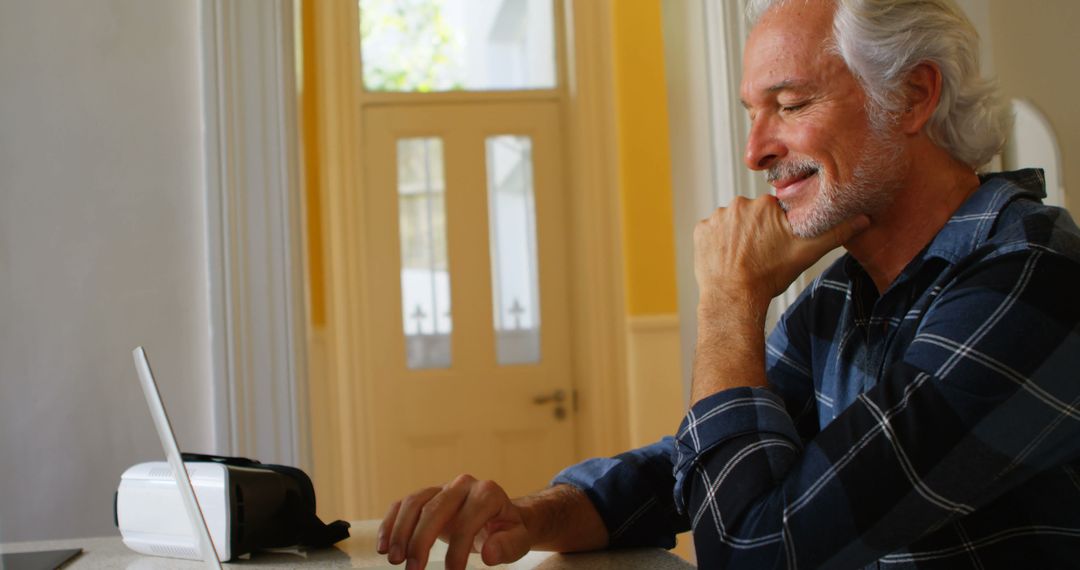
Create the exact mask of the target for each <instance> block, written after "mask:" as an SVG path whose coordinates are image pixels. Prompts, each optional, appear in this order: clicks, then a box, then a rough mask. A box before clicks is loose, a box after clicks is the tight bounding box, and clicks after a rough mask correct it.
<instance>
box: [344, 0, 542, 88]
mask: <svg viewBox="0 0 1080 570" xmlns="http://www.w3.org/2000/svg"><path fill="white" fill-rule="evenodd" d="M359 8H360V10H359V12H360V42H361V46H360V52H361V67H362V71H363V82H364V89H365V90H366V91H373V92H412V93H423V92H438V91H506V90H532V89H552V88H554V87H555V86H556V76H557V74H556V48H555V46H556V38H555V7H554V4H553V0H359Z"/></svg>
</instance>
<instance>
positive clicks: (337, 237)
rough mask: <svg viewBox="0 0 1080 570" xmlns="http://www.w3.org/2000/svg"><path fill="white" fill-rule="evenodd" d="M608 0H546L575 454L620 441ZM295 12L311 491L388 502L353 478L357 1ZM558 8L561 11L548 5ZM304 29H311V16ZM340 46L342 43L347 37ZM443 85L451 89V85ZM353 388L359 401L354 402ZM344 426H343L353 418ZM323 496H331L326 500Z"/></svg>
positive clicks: (363, 375) (365, 399) (356, 503)
mask: <svg viewBox="0 0 1080 570" xmlns="http://www.w3.org/2000/svg"><path fill="white" fill-rule="evenodd" d="M612 1H613V0H556V5H557V6H559V5H561V6H562V7H563V8H562V9H563V11H562V16H563V17H562V18H561V21H562V25H563V33H564V37H565V38H566V41H565V46H566V50H565V51H566V56H565V57H564V58H562V61H564V62H565V65H564V67H565V71H560V74H561V76H562V77H564V78H565V82H564V83H565V85H563V86H561V87H560V89H559V91H560V93H561V94H560V97H562V98H563V103H564V110H565V115H564V121H565V122H564V128H563V132H564V133H566V137H567V140H566V143H567V144H566V145H565V151H564V152H565V155H564V158H565V164H566V165H567V167H568V169H567V173H568V181H569V184H570V189H569V193H568V198H569V204H570V209H571V212H570V220H569V221H570V224H569V226H570V234H571V235H570V241H571V243H573V244H575V245H574V247H572V248H571V268H570V274H571V275H572V277H571V282H570V294H571V310H572V328H573V330H574V337H573V339H572V340H571V345H572V351H573V357H572V360H573V364H572V370H573V372H572V373H573V375H574V378H573V385H574V386H575V390H576V393H577V414H578V422H577V423H578V430H577V433H576V435H575V443H576V446H575V447H576V449H575V456H576V457H577V458H578V459H582V458H585V457H588V456H593V455H610V454H613V453H617V452H619V451H622V450H624V449H625V448H626V446H627V444H628V441H629V435H628V426H627V421H626V415H627V414H626V402H627V394H626V359H625V356H626V346H625V343H626V340H625V338H626V315H625V302H624V291H623V282H622V275H623V271H622V264H623V262H622V243H621V237H620V236H621V233H620V232H621V227H620V225H621V224H620V219H619V212H620V208H619V202H618V175H617V172H618V170H617V168H616V159H617V152H616V144H617V140H616V132H615V124H616V123H615V114H614V109H615V98H614V77H613V65H612V53H611V50H612V48H611V26H612V16H611V13H612V10H611V2H612ZM301 5H302V12H303V14H304V16H305V17H310V18H311V20H312V22H311V23H312V25H313V26H314V29H316V30H318V33H315V34H313V36H314V37H313V38H312V41H309V42H306V43H307V45H308V47H310V48H311V50H312V51H313V52H314V53H309V54H305V57H304V59H305V66H306V67H307V66H313V67H314V69H312V70H311V71H312V73H311V75H312V76H313V77H314V81H313V82H312V84H311V85H308V86H306V88H309V89H310V91H309V92H310V93H311V95H312V97H313V104H314V105H315V108H316V109H317V110H318V111H317V112H316V113H314V123H315V124H314V126H313V129H314V133H315V134H314V146H315V147H316V149H317V150H316V151H315V152H314V153H310V154H308V156H309V162H308V167H310V168H315V169H317V170H318V172H319V173H320V174H319V176H318V177H317V178H318V180H319V183H318V188H317V194H318V201H319V214H320V216H321V219H322V222H323V223H322V227H321V228H319V229H318V231H319V232H320V234H319V239H320V241H321V243H322V247H321V254H322V255H323V259H325V261H326V262H325V264H324V266H323V267H324V275H323V288H324V289H323V291H321V294H322V295H323V298H324V299H325V305H326V311H325V315H326V316H325V321H326V322H325V326H324V327H310V328H309V331H308V340H309V349H310V361H311V367H310V371H311V373H310V375H309V383H308V384H309V392H310V398H311V409H312V411H313V412H314V411H315V410H318V411H319V414H318V418H316V417H315V415H316V414H314V413H313V414H312V423H311V429H312V438H313V439H314V440H316V441H319V442H320V446H319V448H318V449H313V450H312V455H313V462H314V474H315V477H316V484H317V486H319V488H320V496H324V495H325V496H327V497H328V503H329V504H330V505H334V506H338V507H339V508H338V509H337V511H336V512H335V515H334V516H341V517H347V518H369V517H373V516H378V515H381V514H382V509H384V508H385V505H376V504H373V501H372V497H371V493H370V490H369V489H367V488H366V487H365V486H364V485H362V484H354V483H347V482H346V481H345V479H344V477H345V474H348V475H347V476H348V477H349V479H350V481H356V480H372V472H371V468H370V466H371V465H372V463H373V462H374V461H376V460H377V458H375V457H373V449H374V446H373V437H374V434H373V430H372V429H371V428H372V426H371V425H370V420H371V417H372V414H371V413H370V410H371V408H372V406H374V405H376V402H374V401H373V398H372V386H371V382H370V381H369V378H370V374H369V373H368V371H367V369H366V367H365V362H364V358H363V354H361V353H360V352H359V351H358V350H357V347H363V346H366V342H365V341H366V339H367V338H368V335H369V334H371V331H367V330H365V329H364V326H363V323H364V319H363V318H362V317H363V314H362V311H363V307H364V306H365V299H366V296H367V292H366V291H365V290H364V284H363V281H364V280H363V279H362V271H363V268H364V267H365V261H366V259H367V250H366V248H367V247H368V246H369V244H366V243H364V241H363V239H362V236H363V230H362V228H357V227H355V226H353V225H350V221H351V220H359V219H364V216H363V214H364V212H363V204H362V200H361V199H360V197H361V196H362V194H361V192H362V188H361V185H362V178H363V177H362V175H361V170H360V165H359V164H357V160H356V159H355V157H359V156H363V152H362V151H363V149H362V140H361V136H360V133H361V132H362V130H361V124H360V121H361V107H360V100H361V88H360V86H361V81H362V78H361V77H360V69H359V66H358V65H356V60H355V54H358V53H359V26H358V25H356V24H355V23H356V22H357V21H358V20H357V13H356V9H357V6H356V3H355V2H347V1H346V2H319V1H314V0H303V1H302V3H301ZM557 21H560V19H559V18H557ZM305 28H306V29H311V28H307V27H306V26H305ZM343 46H345V49H343ZM447 97H453V95H452V94H451V95H447ZM353 402H362V404H361V406H362V409H359V410H356V409H352V408H351V405H352V403H353ZM350 428H351V429H350ZM323 504H327V503H323Z"/></svg>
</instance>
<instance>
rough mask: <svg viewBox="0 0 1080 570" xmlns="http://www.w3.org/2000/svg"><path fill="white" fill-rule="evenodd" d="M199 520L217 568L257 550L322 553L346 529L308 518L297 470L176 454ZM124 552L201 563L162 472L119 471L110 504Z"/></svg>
mask: <svg viewBox="0 0 1080 570" xmlns="http://www.w3.org/2000/svg"><path fill="white" fill-rule="evenodd" d="M182 457H183V460H184V465H185V467H186V468H187V471H188V474H189V477H190V479H191V485H192V487H194V489H195V496H196V498H198V501H199V506H200V508H201V510H202V514H203V518H204V519H205V520H206V525H207V527H208V528H209V530H210V537H211V540H212V541H213V543H214V547H215V549H216V550H217V552H218V556H219V558H220V559H221V560H223V561H225V560H232V559H235V558H237V557H240V556H243V555H245V554H250V553H252V552H254V551H256V550H261V549H266V548H285V547H291V546H301V547H305V548H323V547H327V546H330V545H332V544H334V543H336V542H338V541H340V540H342V539H345V538H348V536H349V523H347V522H345V521H340V520H339V521H334V522H332V523H330V524H325V523H323V522H322V521H321V520H319V518H318V517H317V516H316V515H315V488H314V487H313V486H312V484H311V479H310V478H309V477H308V476H307V474H306V473H304V472H303V471H302V470H300V469H297V468H295V467H288V466H285V465H269V464H262V463H259V462H258V461H254V460H251V459H245V458H242V457H222V456H216V455H201V454H195V453H184V454H182ZM113 514H114V522H115V523H116V526H117V528H119V529H120V535H121V536H122V537H123V541H124V544H125V545H127V546H128V548H131V549H132V550H134V551H136V552H139V553H142V554H149V555H153V556H166V557H170V558H189V559H195V560H199V559H200V552H199V548H198V545H197V543H196V542H195V539H194V534H193V530H192V528H191V523H190V522H189V519H188V516H187V513H186V512H185V510H184V505H183V503H182V501H181V497H180V492H179V490H178V489H177V487H176V480H175V479H174V478H173V475H172V471H171V470H170V468H169V464H168V463H166V462H164V461H154V462H150V463H139V464H138V465H134V466H132V467H130V468H128V469H127V471H124V474H123V475H122V476H121V477H120V486H119V488H118V489H117V491H116V495H115V496H114V503H113Z"/></svg>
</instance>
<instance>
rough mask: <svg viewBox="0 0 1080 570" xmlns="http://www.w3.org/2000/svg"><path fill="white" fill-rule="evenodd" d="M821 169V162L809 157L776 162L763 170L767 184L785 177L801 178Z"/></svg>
mask: <svg viewBox="0 0 1080 570" xmlns="http://www.w3.org/2000/svg"><path fill="white" fill-rule="evenodd" d="M818 170H821V164H820V163H818V162H817V161H815V160H810V159H795V160H790V161H787V162H778V163H776V164H774V165H772V166H771V167H769V169H768V170H767V171H765V181H766V182H768V183H769V184H772V183H773V182H776V181H777V180H783V179H785V178H803V177H805V176H809V175H811V174H813V173H814V172H816V171H818Z"/></svg>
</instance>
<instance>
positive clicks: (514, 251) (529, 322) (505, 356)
mask: <svg viewBox="0 0 1080 570" xmlns="http://www.w3.org/2000/svg"><path fill="white" fill-rule="evenodd" d="M486 146H487V171H488V172H487V179H488V220H489V222H488V223H489V229H488V231H489V235H490V239H489V243H490V247H491V280H492V283H491V291H492V313H493V314H494V320H495V352H496V356H497V360H498V362H499V364H526V363H535V362H539V361H540V286H539V279H538V272H537V258H536V213H535V209H534V203H533V202H534V201H533V164H532V140H531V139H530V138H529V137H520V136H497V137H490V138H488V139H487V143H486Z"/></svg>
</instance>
